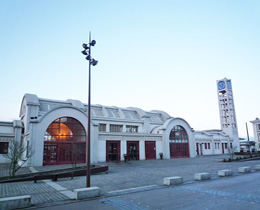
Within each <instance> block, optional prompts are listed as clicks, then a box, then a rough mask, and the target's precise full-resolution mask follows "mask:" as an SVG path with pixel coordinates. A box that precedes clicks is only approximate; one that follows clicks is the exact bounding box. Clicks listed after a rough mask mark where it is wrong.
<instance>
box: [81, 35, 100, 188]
mask: <svg viewBox="0 0 260 210" xmlns="http://www.w3.org/2000/svg"><path fill="white" fill-rule="evenodd" d="M95 44H96V41H95V40H91V32H89V43H88V44H83V45H82V47H83V48H84V50H83V51H81V53H82V54H83V55H85V56H86V60H88V61H89V68H88V139H87V141H86V153H87V154H86V166H87V167H86V186H87V187H90V120H91V118H90V115H91V110H90V107H91V100H90V99H91V89H90V88H91V65H92V66H96V65H97V63H98V61H97V60H95V59H94V58H92V57H91V47H94V46H95Z"/></svg>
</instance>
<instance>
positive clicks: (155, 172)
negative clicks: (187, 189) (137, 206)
mask: <svg viewBox="0 0 260 210" xmlns="http://www.w3.org/2000/svg"><path fill="white" fill-rule="evenodd" d="M223 158H228V156H224V155H218V156H198V157H196V158H176V159H169V160H143V161H128V162H120V163H113V162H112V163H102V164H104V165H108V166H109V171H108V172H106V173H98V174H94V175H92V176H91V186H97V187H100V188H101V190H102V194H103V195H109V194H110V195H111V194H120V193H122V194H123V193H124V192H133V191H138V189H140V190H144V189H155V188H160V187H162V185H163V178H165V177H169V176H181V177H183V180H184V182H185V183H187V182H194V174H195V173H201V172H207V173H210V174H211V177H212V179H215V178H218V175H217V172H218V170H224V169H229V170H232V171H233V172H234V176H238V175H239V176H243V174H240V173H239V172H238V168H239V167H244V166H249V167H252V172H255V171H254V166H256V165H260V160H254V161H245V162H221V160H223ZM66 167H71V165H59V166H44V167H34V168H31V169H30V168H22V169H21V170H20V172H19V174H22V173H28V172H30V171H31V170H37V171H46V170H54V169H59V168H66ZM6 170H7V168H4V167H3V166H2V167H1V174H5V173H7V172H6ZM256 173H259V172H256ZM221 179H227V178H221ZM85 186H86V177H85V176H83V177H74V179H73V180H71V179H70V178H63V179H59V180H58V181H56V182H52V181H50V180H43V181H38V182H37V183H34V182H33V181H28V182H18V183H4V184H0V197H9V196H18V195H31V197H32V203H33V204H34V205H36V206H41V205H42V204H46V203H49V204H53V203H59V202H64V201H70V200H71V199H72V197H73V195H72V194H73V193H72V192H73V190H74V189H78V188H84V187H85ZM130 188H134V189H130ZM126 189H127V190H126ZM129 189H130V190H129Z"/></svg>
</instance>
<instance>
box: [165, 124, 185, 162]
mask: <svg viewBox="0 0 260 210" xmlns="http://www.w3.org/2000/svg"><path fill="white" fill-rule="evenodd" d="M169 142H170V157H171V158H184V157H189V156H190V152H189V139H188V135H187V132H186V131H185V129H184V128H183V127H182V126H179V125H176V126H174V127H173V129H172V130H171V133H170V139H169Z"/></svg>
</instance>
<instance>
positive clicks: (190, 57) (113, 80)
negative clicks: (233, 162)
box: [0, 0, 260, 137]
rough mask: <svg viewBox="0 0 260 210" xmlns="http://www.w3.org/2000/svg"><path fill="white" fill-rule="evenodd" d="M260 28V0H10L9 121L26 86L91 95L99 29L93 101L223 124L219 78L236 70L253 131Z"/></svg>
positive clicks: (239, 98) (4, 5) (5, 27)
mask: <svg viewBox="0 0 260 210" xmlns="http://www.w3.org/2000/svg"><path fill="white" fill-rule="evenodd" d="M259 26H260V1H257V0H247V1H244V0H229V1H227V0H211V1H208V0H201V1H199V0H190V1H188V0H179V1H177V0H168V1H166V0H103V1H101V0H96V1H87V0H84V1H83V0H82V1H79V0H76V1H72V0H70V1H68V0H60V1H58V0H44V1H43V0H42V1H40V0H38V1H36V0H1V1H0V27H1V31H0V46H1V50H0V58H1V60H0V71H1V77H0V78H1V82H0V89H1V95H0V120H12V119H17V118H18V117H19V109H20V104H21V100H22V97H23V95H24V94H25V93H33V94H36V95H38V97H40V98H50V99H58V100H66V99H69V98H71V99H78V100H81V101H82V102H84V103H86V102H87V86H88V84H87V81H88V63H87V61H86V60H85V59H84V56H83V55H82V54H81V50H82V43H84V42H88V33H89V31H91V32H92V38H93V39H95V40H96V41H97V44H96V46H95V47H94V48H93V50H92V55H93V57H94V58H95V59H96V60H98V61H99V63H98V65H97V66H95V67H93V68H92V103H94V104H103V105H111V106H119V107H129V106H132V107H140V108H142V109H144V110H147V111H149V110H153V109H160V110H163V111H166V112H168V113H169V114H170V115H171V116H173V117H182V118H184V119H185V120H187V121H188V122H189V124H190V125H191V127H193V128H194V129H196V130H201V129H213V128H216V129H219V128H220V123H219V111H218V101H217V88H216V80H219V79H222V78H224V77H227V78H229V79H231V80H232V85H233V92H234V100H235V107H236V114H237V121H238V126H239V134H240V136H241V137H246V128H245V122H248V121H250V120H253V119H255V117H260V114H259V104H260V98H259V96H258V91H259V90H260V82H259V79H260V71H259V70H260V62H259V58H260V38H259V37H260V27H259ZM249 129H250V130H249V132H250V136H252V135H253V131H252V126H251V124H249Z"/></svg>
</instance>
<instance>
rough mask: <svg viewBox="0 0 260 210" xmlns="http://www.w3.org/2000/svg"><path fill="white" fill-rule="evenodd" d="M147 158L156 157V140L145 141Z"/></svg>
mask: <svg viewBox="0 0 260 210" xmlns="http://www.w3.org/2000/svg"><path fill="white" fill-rule="evenodd" d="M145 159H146V160H151V159H156V147H155V141H146V142H145Z"/></svg>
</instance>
